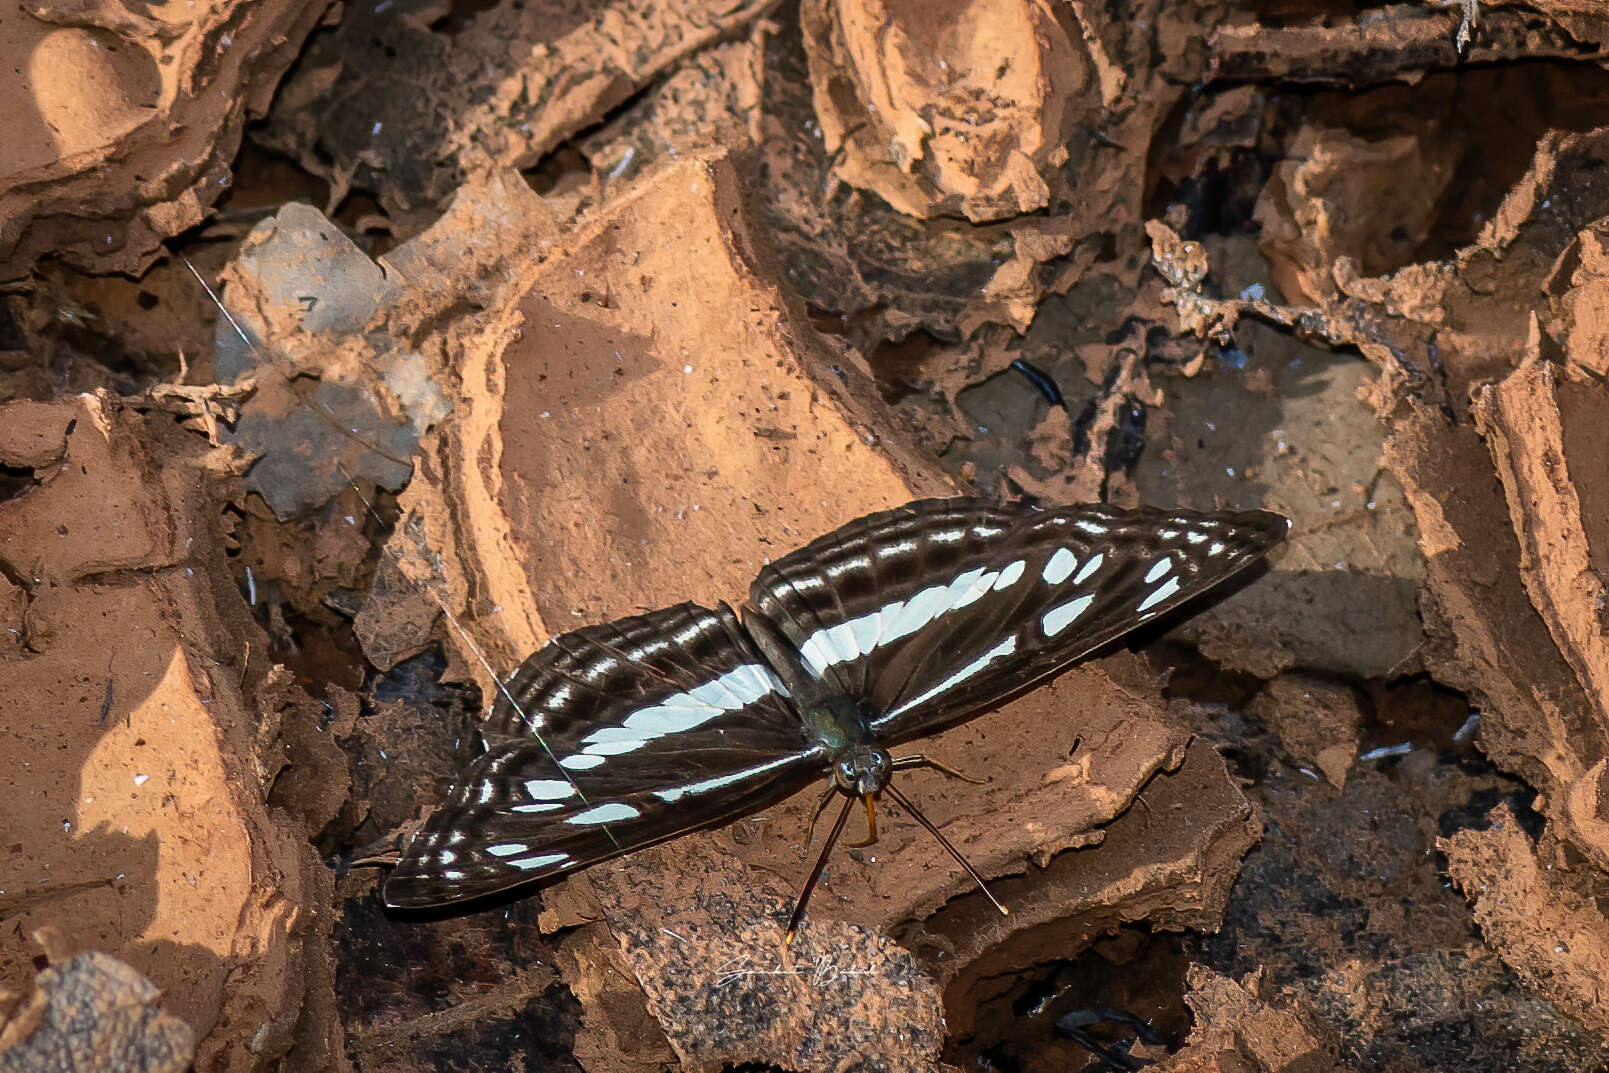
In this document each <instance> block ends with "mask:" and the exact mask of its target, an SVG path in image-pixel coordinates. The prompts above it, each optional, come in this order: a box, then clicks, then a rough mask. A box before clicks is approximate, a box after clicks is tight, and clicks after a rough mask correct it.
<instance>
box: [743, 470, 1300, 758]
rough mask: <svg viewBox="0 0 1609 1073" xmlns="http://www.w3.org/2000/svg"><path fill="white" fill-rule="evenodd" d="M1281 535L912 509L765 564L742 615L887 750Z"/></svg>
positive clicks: (1260, 551) (1088, 514) (1056, 662)
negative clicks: (825, 686)
mask: <svg viewBox="0 0 1609 1073" xmlns="http://www.w3.org/2000/svg"><path fill="white" fill-rule="evenodd" d="M1288 528H1289V522H1287V521H1286V519H1285V518H1283V517H1281V516H1280V515H1278V514H1271V513H1269V512H1267V511H1218V512H1211V513H1200V512H1195V511H1186V510H1172V511H1163V510H1153V509H1140V510H1121V509H1118V508H1115V507H1108V506H1102V505H1094V506H1080V507H1065V508H1060V509H1055V510H1039V509H1037V508H1034V507H1030V506H1027V505H1023V504H1019V505H1014V506H1000V505H998V504H994V503H991V502H987V501H984V500H977V499H939V500H924V501H920V502H916V503H911V504H908V505H906V506H904V507H900V508H897V509H895V510H892V511H886V512H883V513H881V514H873V515H870V516H868V517H865V518H862V519H860V520H859V521H856V522H851V523H850V524H849V525H847V526H844V527H843V528H842V529H839V530H837V531H836V532H833V533H829V534H827V535H826V536H824V537H821V538H820V539H818V540H816V541H814V542H812V543H811V544H808V545H806V546H805V547H803V548H801V549H799V550H798V551H795V552H792V553H791V554H789V555H787V556H784V557H783V558H781V559H779V560H777V561H776V562H775V563H773V564H771V565H769V566H767V567H766V568H765V569H764V570H762V571H761V573H760V576H759V578H758V579H757V580H756V581H755V583H754V586H753V587H752V589H751V590H750V592H749V606H750V608H751V609H752V610H753V611H756V612H759V613H760V614H762V615H764V616H765V617H767V618H768V619H770V620H771V621H772V622H773V623H775V624H776V626H777V627H778V628H779V629H780V630H781V631H782V633H783V634H784V635H785V636H786V637H787V638H788V639H789V640H790V641H791V642H792V643H793V645H794V646H795V647H796V648H797V649H798V652H799V656H800V658H801V660H802V661H803V663H804V665H805V668H806V670H807V671H809V672H811V673H813V674H815V675H817V676H819V677H820V678H822V679H824V680H826V681H828V682H830V683H831V684H832V685H833V686H834V687H835V688H838V689H841V690H843V691H844V692H845V693H847V694H848V695H849V696H851V697H853V698H856V699H857V700H860V701H862V702H863V703H865V704H867V705H868V707H869V708H870V709H871V710H872V711H873V712H874V713H876V714H875V715H874V717H873V722H872V726H873V729H874V730H876V731H877V732H878V734H879V736H880V737H881V738H882V739H883V741H884V742H885V743H886V744H890V745H893V744H897V743H899V742H902V741H909V740H910V739H912V738H917V737H922V736H924V735H927V734H931V733H933V732H935V731H937V730H940V729H942V728H944V727H946V726H951V725H954V724H955V723H958V722H961V721H963V720H965V719H966V718H967V717H969V716H970V715H972V714H974V713H975V712H977V711H978V710H980V709H981V708H984V707H987V706H988V705H990V704H991V703H994V702H996V701H998V700H999V699H1001V698H1002V697H1004V696H1005V695H1007V694H1009V693H1012V692H1014V691H1016V690H1017V689H1019V688H1021V687H1022V686H1025V685H1027V684H1029V683H1030V682H1032V681H1034V680H1035V679H1037V678H1040V677H1042V676H1044V675H1046V674H1049V673H1051V672H1052V671H1055V670H1057V669H1059V668H1061V667H1064V666H1066V665H1067V664H1069V663H1071V662H1073V661H1074V660H1077V659H1079V658H1080V657H1082V656H1085V655H1088V654H1089V653H1090V652H1092V651H1094V650H1095V649H1097V648H1100V647H1101V646H1102V645H1105V644H1107V643H1109V642H1111V641H1114V640H1116V639H1117V638H1119V637H1121V636H1122V635H1123V634H1125V633H1128V632H1129V631H1130V630H1132V629H1134V628H1136V627H1138V626H1140V625H1142V624H1143V623H1145V622H1148V621H1150V620H1151V619H1153V618H1156V617H1158V616H1160V615H1164V614H1166V613H1167V612H1169V611H1171V610H1173V609H1174V608H1176V607H1178V606H1179V605H1181V604H1184V603H1187V602H1188V601H1190V600H1192V599H1193V598H1195V597H1197V596H1200V595H1201V594H1203V593H1205V592H1207V591H1208V590H1210V589H1212V588H1214V587H1216V586H1217V585H1219V584H1221V583H1222V582H1224V581H1225V580H1227V579H1228V578H1230V577H1232V576H1234V575H1235V574H1237V573H1239V572H1240V571H1242V570H1244V569H1245V568H1246V567H1248V566H1250V565H1251V564H1252V563H1254V562H1256V561H1257V560H1258V559H1260V558H1261V557H1262V556H1263V555H1264V554H1266V553H1267V552H1268V550H1269V549H1270V548H1272V547H1273V546H1274V545H1275V544H1277V543H1279V541H1280V540H1281V539H1283V538H1284V535H1285V533H1286V531H1287V530H1288Z"/></svg>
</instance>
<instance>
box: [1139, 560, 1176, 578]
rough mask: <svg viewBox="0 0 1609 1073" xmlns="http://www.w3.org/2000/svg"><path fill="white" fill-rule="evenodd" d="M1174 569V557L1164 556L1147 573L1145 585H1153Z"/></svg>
mask: <svg viewBox="0 0 1609 1073" xmlns="http://www.w3.org/2000/svg"><path fill="white" fill-rule="evenodd" d="M1172 569H1173V559H1172V557H1171V556H1167V555H1164V556H1163V557H1162V558H1160V559H1158V560H1157V561H1156V562H1155V563H1153V564H1152V566H1151V569H1149V570H1147V571H1146V572H1145V583H1146V584H1147V585H1149V584H1151V583H1152V582H1153V581H1156V580H1157V579H1158V578H1160V577H1161V576H1162V575H1163V574H1166V573H1167V572H1168V571H1169V570H1172Z"/></svg>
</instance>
